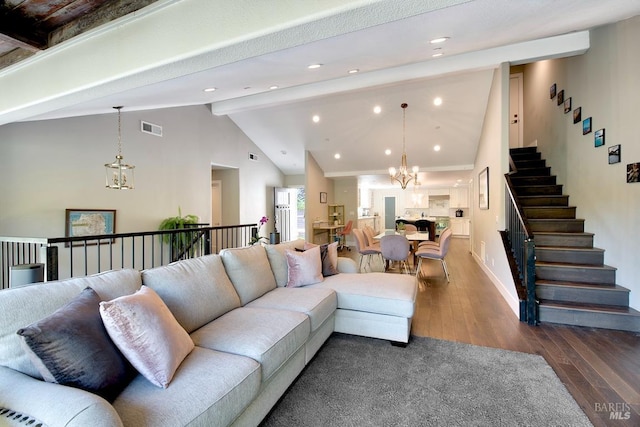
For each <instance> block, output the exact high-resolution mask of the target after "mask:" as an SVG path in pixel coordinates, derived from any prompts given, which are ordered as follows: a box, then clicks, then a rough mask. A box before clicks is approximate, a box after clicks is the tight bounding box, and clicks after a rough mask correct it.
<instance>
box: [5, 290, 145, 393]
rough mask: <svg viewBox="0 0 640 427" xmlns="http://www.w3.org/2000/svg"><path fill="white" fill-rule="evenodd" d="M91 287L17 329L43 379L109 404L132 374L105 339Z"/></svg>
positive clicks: (95, 295) (122, 357)
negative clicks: (93, 395) (84, 391)
mask: <svg viewBox="0 0 640 427" xmlns="http://www.w3.org/2000/svg"><path fill="white" fill-rule="evenodd" d="M99 304H100V297H99V296H98V294H97V293H96V291H94V290H93V289H91V288H86V289H84V290H83V291H82V292H81V293H80V294H79V295H78V296H77V297H76V298H74V299H73V300H71V301H70V302H69V303H67V304H66V305H65V306H63V307H61V308H59V309H58V310H56V311H55V312H54V313H53V314H51V315H50V316H47V317H45V318H44V319H41V320H39V321H38V322H36V323H32V324H31V325H29V326H27V327H25V328H22V329H20V330H18V335H20V336H22V338H23V339H24V343H25V347H27V349H28V351H27V353H28V354H29V355H30V356H32V359H31V360H32V362H33V363H34V365H35V366H36V368H38V370H39V371H40V374H41V375H42V377H43V378H44V379H45V381H48V382H52V383H57V384H63V385H67V386H71V387H77V388H81V389H83V390H87V391H90V392H92V393H96V394H98V395H100V396H102V397H104V398H105V399H107V400H110V401H111V400H113V399H114V398H115V397H116V396H117V395H118V393H120V391H121V390H122V389H123V388H124V386H125V385H127V383H128V382H129V381H130V380H131V378H133V376H134V375H135V370H134V369H133V368H132V367H131V365H130V364H129V362H127V360H126V359H125V358H124V356H123V355H122V353H120V351H119V350H118V349H117V348H116V346H115V344H114V343H113V342H112V341H111V339H110V338H109V335H108V334H107V331H106V330H105V328H104V325H103V324H102V319H101V318H100V311H99Z"/></svg>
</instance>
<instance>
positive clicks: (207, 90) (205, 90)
mask: <svg viewBox="0 0 640 427" xmlns="http://www.w3.org/2000/svg"><path fill="white" fill-rule="evenodd" d="M215 90H216V88H215V87H208V88H206V89H204V92H215Z"/></svg>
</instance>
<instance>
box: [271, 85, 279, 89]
mask: <svg viewBox="0 0 640 427" xmlns="http://www.w3.org/2000/svg"><path fill="white" fill-rule="evenodd" d="M269 89H271V90H274V89H278V85H273V86H269Z"/></svg>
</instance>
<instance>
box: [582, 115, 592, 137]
mask: <svg viewBox="0 0 640 427" xmlns="http://www.w3.org/2000/svg"><path fill="white" fill-rule="evenodd" d="M588 133H591V117H587V118H586V119H584V120H583V121H582V134H583V135H586V134H588Z"/></svg>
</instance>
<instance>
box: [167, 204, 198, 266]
mask: <svg viewBox="0 0 640 427" xmlns="http://www.w3.org/2000/svg"><path fill="white" fill-rule="evenodd" d="M197 223H198V217H197V216H196V215H185V216H182V210H181V209H180V207H178V216H172V217H169V218H165V219H163V220H162V222H161V223H160V225H159V226H158V230H161V231H162V230H179V229H182V228H187V227H189V226H190V225H194V224H197ZM190 234H191V233H186V232H185V233H172V234H164V235H163V236H162V241H164V242H165V243H170V244H171V246H172V249H173V257H174V258H177V257H180V255H181V254H182V252H184V251H185V250H186V249H187V247H188V245H189V237H190ZM192 251H193V248H191V250H190V252H192Z"/></svg>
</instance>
